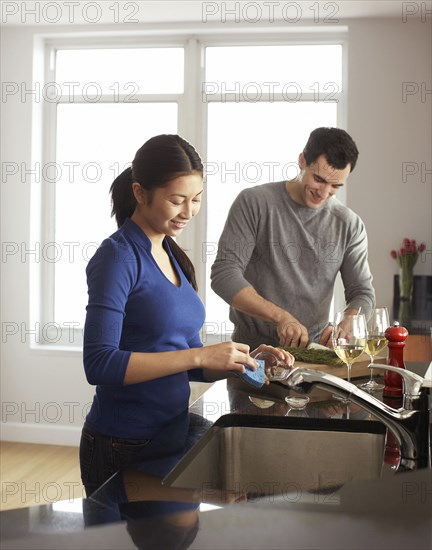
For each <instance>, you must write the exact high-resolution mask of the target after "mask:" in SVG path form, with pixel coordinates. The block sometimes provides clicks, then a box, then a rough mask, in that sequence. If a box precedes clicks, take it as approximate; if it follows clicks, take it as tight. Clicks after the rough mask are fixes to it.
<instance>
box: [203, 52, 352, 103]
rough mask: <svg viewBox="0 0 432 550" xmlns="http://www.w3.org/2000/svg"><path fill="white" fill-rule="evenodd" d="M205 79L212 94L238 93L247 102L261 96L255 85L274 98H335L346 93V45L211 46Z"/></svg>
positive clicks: (230, 94) (208, 90) (232, 94)
mask: <svg viewBox="0 0 432 550" xmlns="http://www.w3.org/2000/svg"><path fill="white" fill-rule="evenodd" d="M205 80H206V85H205V89H206V90H207V92H209V93H210V94H215V93H221V94H225V93H226V94H227V96H228V98H233V97H234V95H235V93H237V94H238V95H239V96H240V100H246V101H248V100H249V101H251V100H252V99H251V98H254V97H255V95H256V94H257V91H256V90H255V88H256V86H255V84H258V88H259V90H258V91H261V93H269V94H270V95H271V96H272V95H273V94H277V93H280V94H283V95H284V96H285V95H287V96H292V95H293V94H295V93H300V94H301V95H303V94H306V93H317V92H318V90H320V91H323V92H324V93H328V94H329V96H330V97H331V95H332V94H334V93H338V92H341V91H342V46H341V45H339V44H332V45H307V46H233V47H217V48H216V47H209V48H207V49H206V78H205ZM296 90H297V92H296ZM330 97H329V98H330ZM299 99H301V97H298V100H299Z"/></svg>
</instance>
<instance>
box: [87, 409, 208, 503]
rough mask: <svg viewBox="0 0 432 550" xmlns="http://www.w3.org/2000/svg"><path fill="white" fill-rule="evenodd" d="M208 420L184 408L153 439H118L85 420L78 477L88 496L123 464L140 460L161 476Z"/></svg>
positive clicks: (185, 449)
mask: <svg viewBox="0 0 432 550" xmlns="http://www.w3.org/2000/svg"><path fill="white" fill-rule="evenodd" d="M211 425H212V422H210V421H208V420H206V419H205V418H203V417H201V416H200V415H197V414H195V413H189V412H188V410H187V409H186V410H185V411H184V412H183V413H181V414H180V415H179V416H178V417H176V418H175V419H174V420H173V421H172V422H171V423H170V424H169V426H167V427H166V428H165V429H164V430H162V431H161V432H160V433H159V434H158V435H156V436H155V437H154V439H121V438H116V437H111V436H107V435H103V434H100V433H98V432H96V431H94V430H92V429H91V428H90V427H89V426H88V425H87V424H86V423H85V424H84V427H83V430H82V434H81V444H80V465H81V479H82V482H83V485H84V487H85V490H86V494H87V496H90V495H91V494H92V493H93V492H94V491H95V490H96V489H98V488H99V487H100V486H101V485H102V484H103V483H104V482H105V481H106V480H107V479H109V478H110V477H111V476H112V475H114V474H115V473H116V472H118V470H120V469H121V468H122V467H123V466H128V465H132V464H134V465H137V464H139V463H141V464H143V465H144V466H145V467H146V469H147V473H149V474H153V475H157V476H164V475H166V474H167V473H168V471H169V470H170V469H171V467H172V466H173V465H174V464H175V463H176V462H177V461H178V460H179V459H180V458H181V456H182V455H183V454H184V453H185V452H186V451H188V450H189V449H190V448H191V447H192V446H193V445H194V444H195V443H196V442H197V441H199V439H201V437H202V436H203V435H204V433H205V432H206V431H207V430H208V429H209V428H210V427H211Z"/></svg>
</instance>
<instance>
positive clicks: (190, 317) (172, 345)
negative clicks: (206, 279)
mask: <svg viewBox="0 0 432 550" xmlns="http://www.w3.org/2000/svg"><path fill="white" fill-rule="evenodd" d="M202 193H203V166H202V163H201V160H200V158H199V155H198V154H197V152H196V151H195V149H194V148H193V147H192V146H191V145H190V144H189V143H188V142H186V141H185V140H184V139H182V138H181V137H179V136H177V135H160V136H156V137H154V138H151V139H150V140H149V141H147V142H146V143H145V144H144V145H143V146H142V147H141V148H140V149H139V150H138V151H137V153H136V155H135V158H134V160H133V162H132V167H131V168H129V169H127V170H125V171H124V172H123V173H122V174H120V176H118V177H117V178H116V180H115V181H114V182H113V184H112V187H111V196H112V213H113V215H115V217H116V220H117V224H118V227H119V229H118V231H117V232H116V233H114V234H113V235H111V237H109V238H108V239H106V240H105V241H104V242H103V243H102V244H101V246H100V247H99V249H98V250H97V252H96V253H95V255H94V257H93V258H92V259H91V260H90V262H89V264H88V267H87V283H88V294H89V300H88V306H87V316H86V323H85V328H84V368H85V372H86V376H87V380H88V381H89V383H90V384H93V385H95V386H96V394H95V397H94V401H93V404H92V407H91V409H90V411H89V413H88V415H87V418H86V422H85V425H84V428H83V433H82V438H81V447H80V462H81V475H82V480H83V483H84V486H85V488H86V491H87V495H89V494H91V493H92V492H93V491H94V490H95V489H96V488H97V487H98V486H100V485H101V483H103V482H104V481H105V480H106V479H107V478H108V477H110V476H111V475H112V474H113V473H114V472H115V471H117V470H118V469H119V468H120V467H121V466H123V465H125V464H128V463H131V462H134V461H138V460H142V459H143V458H145V457H146V452H147V450H146V447H147V445H149V443H150V442H152V446H151V448H152V449H153V450H154V449H155V448H159V449H160V451H161V452H163V447H164V445H165V444H167V441H165V442H164V443H163V444H159V447H158V445H156V443H154V442H156V441H157V440H158V438H160V434H162V433H165V432H168V433H169V432H170V430H169V429H168V430H167V428H169V426H170V425H172V424H173V422H174V421H175V420H176V421H177V419H178V418H181V417H182V415H183V416H186V417H187V409H188V400H189V394H190V386H189V381H191V380H198V381H214V380H216V379H219V378H224V377H227V376H228V375H229V374H230V373H231V372H234V373H240V374H241V373H243V372H244V371H245V366H248V367H251V368H252V369H256V367H257V364H256V362H255V360H254V359H253V355H254V353H252V354H250V353H249V347H248V346H247V345H245V344H241V343H237V342H225V343H222V344H217V345H213V346H206V347H203V346H202V343H201V340H200V337H199V331H200V329H201V327H202V324H203V322H204V319H205V311H204V306H203V304H202V302H201V301H200V299H199V297H198V295H197V292H196V281H195V275H194V268H193V265H192V263H191V262H190V260H189V259H188V257H187V256H186V254H185V253H184V252H183V251H182V250H181V248H180V247H179V246H178V245H177V244H176V243H175V241H174V239H173V237H176V236H178V235H179V234H180V233H181V232H182V230H183V229H184V228H185V227H186V225H187V224H188V223H189V222H190V221H191V219H192V218H193V217H194V216H195V215H196V214H197V213H198V211H199V209H200V206H201V199H202ZM263 348H267V346H260V348H258V350H260V349H263ZM272 349H273V348H272ZM258 350H255V352H258ZM276 353H278V355H279V356H280V357H281V359H284V360H285V362H286V364H287V366H289V365H290V364H292V361H293V358H292V356H290V355H289V354H288V353H286V352H283V351H282V350H277V351H276ZM179 432H181V430H178V429H176V431H175V433H176V434H177V435H178V434H179ZM171 435H172V434H171ZM180 439H181V438H179V441H180ZM171 443H172V446H173V447H175V443H174V442H173V441H172V439H171ZM149 448H150V446H149ZM154 457H155V455H154V452H153V455H152V458H154Z"/></svg>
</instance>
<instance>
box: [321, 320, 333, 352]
mask: <svg viewBox="0 0 432 550" xmlns="http://www.w3.org/2000/svg"><path fill="white" fill-rule="evenodd" d="M332 329H333V326H332V325H330V324H328V325H327V326H326V327H325V329H324V330H323V331H322V333H321V338H320V339H319V342H318V344H321V345H322V346H327V347H328V348H332V347H333V346H332V343H331V335H332Z"/></svg>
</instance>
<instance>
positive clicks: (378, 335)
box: [360, 307, 390, 392]
mask: <svg viewBox="0 0 432 550" xmlns="http://www.w3.org/2000/svg"><path fill="white" fill-rule="evenodd" d="M389 325H390V320H389V314H388V311H387V308H386V307H377V308H375V309H373V310H372V313H371V316H370V317H369V320H368V322H367V329H368V337H367V342H366V350H365V351H366V353H367V354H368V355H369V357H370V364H369V366H370V379H369V380H368V381H367V382H365V383H364V384H360V388H362V389H363V390H366V391H369V392H374V391H378V390H382V389H383V388H384V384H378V383H377V382H376V381H375V380H374V378H373V363H374V359H375V356H376V355H378V353H379V352H380V351H382V350H383V349H384V348H385V347H386V346H387V338H386V337H385V331H386V329H387V328H388V327H389Z"/></svg>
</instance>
